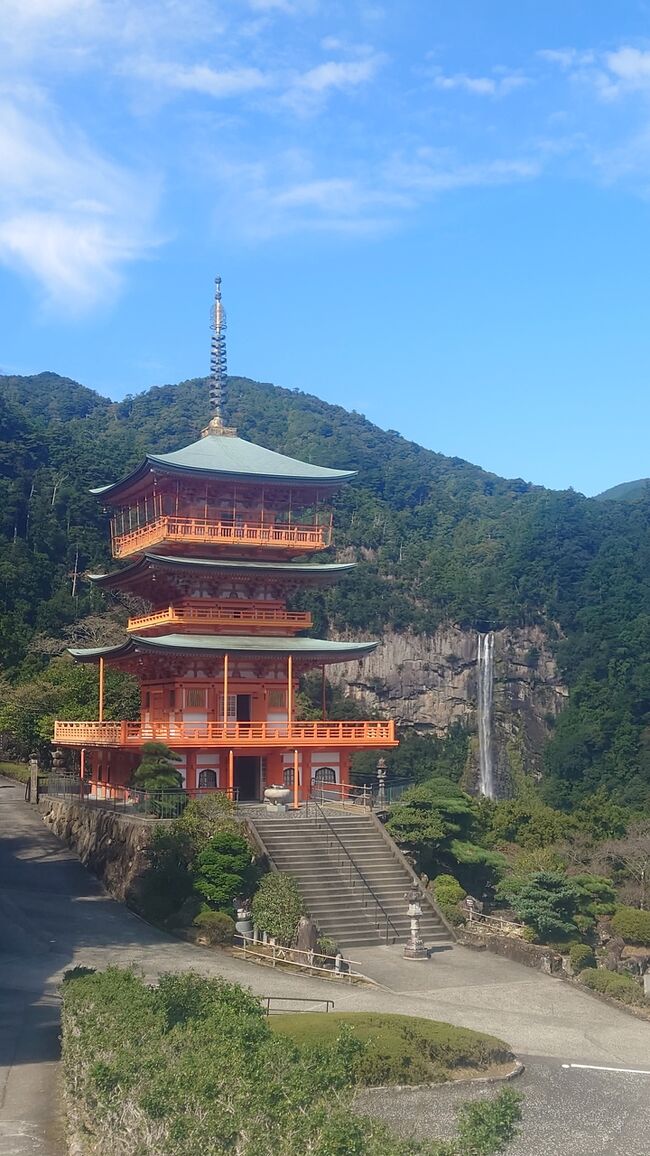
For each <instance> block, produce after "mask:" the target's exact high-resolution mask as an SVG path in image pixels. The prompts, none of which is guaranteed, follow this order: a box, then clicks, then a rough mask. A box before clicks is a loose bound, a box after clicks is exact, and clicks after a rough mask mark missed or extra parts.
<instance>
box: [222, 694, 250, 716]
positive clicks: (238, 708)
mask: <svg viewBox="0 0 650 1156" xmlns="http://www.w3.org/2000/svg"><path fill="white" fill-rule="evenodd" d="M252 709H253V697H252V695H250V694H229V695H228V722H250V721H251V716H252ZM219 719H220V720H221V719H223V695H222V694H220V695H219Z"/></svg>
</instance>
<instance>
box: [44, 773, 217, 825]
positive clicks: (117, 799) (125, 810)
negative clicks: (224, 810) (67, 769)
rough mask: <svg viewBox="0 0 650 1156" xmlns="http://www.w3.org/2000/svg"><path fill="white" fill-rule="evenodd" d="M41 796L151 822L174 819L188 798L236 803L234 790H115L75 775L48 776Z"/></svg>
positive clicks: (105, 784) (183, 807)
mask: <svg viewBox="0 0 650 1156" xmlns="http://www.w3.org/2000/svg"><path fill="white" fill-rule="evenodd" d="M41 794H44V795H49V796H50V797H51V798H66V799H74V800H76V801H78V802H80V803H83V804H84V806H88V807H99V808H100V809H102V810H105V811H117V812H119V813H120V814H122V815H131V816H133V817H137V818H139V819H154V820H157V819H178V818H179V816H180V815H182V814H183V811H184V810H185V808H186V806H187V804H188V801H189V800H190V799H195V798H200V797H202V796H203V795H214V794H222V795H227V797H228V798H231V799H233V802H237V791H236V790H234V791H228V790H221V791H219V790H217V788H216V787H194V788H190V789H189V790H171V791H142V790H140V789H139V788H137V787H118V786H113V785H112V784H111V783H100V782H96V781H95V780H93V779H80V778H79V777H78V776H76V775H75V776H72V775H48V776H47V778H46V779H45V780H44V781H43V785H42V788H41Z"/></svg>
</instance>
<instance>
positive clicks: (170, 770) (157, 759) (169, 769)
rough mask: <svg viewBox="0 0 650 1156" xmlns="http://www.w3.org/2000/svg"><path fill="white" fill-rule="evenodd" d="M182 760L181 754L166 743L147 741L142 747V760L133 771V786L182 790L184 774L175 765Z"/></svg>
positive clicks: (144, 788)
mask: <svg viewBox="0 0 650 1156" xmlns="http://www.w3.org/2000/svg"><path fill="white" fill-rule="evenodd" d="M180 761H181V759H180V755H177V754H176V753H175V752H174V751H172V750H170V749H169V747H168V746H166V744H165V743H145V744H144V746H143V747H142V762H141V763H139V765H138V766H137V767H136V768H135V770H134V772H133V778H132V783H133V786H134V787H138V788H139V789H140V790H143V791H178V790H180V789H181V788H182V786H183V776H182V775H181V773H180V771H178V770H177V769H176V767H175V766H174V763H180Z"/></svg>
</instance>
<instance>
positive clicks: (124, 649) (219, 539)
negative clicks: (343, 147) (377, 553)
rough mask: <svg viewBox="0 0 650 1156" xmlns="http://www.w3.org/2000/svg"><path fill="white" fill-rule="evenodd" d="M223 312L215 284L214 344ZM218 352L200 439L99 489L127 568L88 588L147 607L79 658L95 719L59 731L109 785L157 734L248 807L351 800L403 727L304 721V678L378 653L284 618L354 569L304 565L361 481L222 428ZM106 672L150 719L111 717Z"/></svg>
mask: <svg viewBox="0 0 650 1156" xmlns="http://www.w3.org/2000/svg"><path fill="white" fill-rule="evenodd" d="M222 318H223V313H222V311H221V306H220V293H219V290H217V305H216V306H215V319H216V321H215V325H214V328H215V331H216V333H217V336H220V328H221V326H220V324H219V322H220V320H221V319H222ZM214 352H215V350H214V341H213V379H212V382H211V387H212V388H211V398H212V400H213V405H214V408H215V410H216V416H215V417H213V418H212V420H211V421H210V423H209V425H208V426H207V428H206V429H205V430H203V433H202V436H201V438H200V439H199V440H198V441H196V442H194V443H192V445H189V446H186V447H185V448H184V449H181V450H177V451H176V452H174V453H169V454H148V455H147V457H146V459H145V461H144V462H143V463H142V464H141V465H140V466H139V467H138V469H136V470H134V472H133V473H131V474H129V476H128V477H126V478H124V479H123V480H122V481H121V482H116V483H115V484H113V485H109V486H103V487H101V488H99V489H97V490H94V491H93V492H94V493H95V494H97V495H98V496H99V497H100V498H101V499H102V501H103V502H104V503H105V504H106V505H107V506H109V507H111V509H112V510H113V517H112V520H111V541H112V549H113V555H114V557H115V558H119V559H128V564H127V565H126V566H125V567H124V568H123V569H121V570H117V571H115V572H113V573H110V574H97V575H92V576H91V577H92V580H93V581H94V582H95V583H96V584H97V585H98V586H99V587H101V588H103V589H108V590H121V591H126V592H129V593H132V594H137V595H139V596H141V597H142V598H144V599H146V600H147V601H148V602H149V603H150V605H151V611H150V613H148V614H145V615H141V616H138V617H135V618H131V619H130V620H129V622H128V625H127V632H128V637H127V638H126V640H125V641H124V643H123V644H122V645H120V646H111V647H101V648H98V649H93V650H72V651H71V653H72V655H73V656H74V658H75V659H76V660H77V661H78V662H94V663H97V664H98V666H99V684H100V691H99V704H100V705H99V719H98V720H97V721H93V722H57V723H55V728H54V742H55V744H57V745H63V746H68V747H76V748H77V749H81V750H82V751H83V758H82V761H83V763H84V765H85V770H86V773H87V774H88V772H90V776H91V778H92V779H93V780H95V781H97V782H103V783H111V784H114V785H124V784H126V783H128V781H129V779H130V777H131V774H132V771H133V769H134V767H135V766H137V764H138V762H139V761H140V757H141V756H140V751H141V748H142V745H143V744H144V743H146V742H148V741H152V740H156V741H160V742H165V743H167V744H169V746H171V747H172V748H173V750H174V751H176V752H177V753H178V754H179V756H180V757H181V760H182V761H181V762H180V763H179V770H180V771H181V772H182V774H183V779H184V783H185V786H186V788H187V789H188V790H193V789H195V788H201V787H203V788H212V789H220V790H227V791H228V792H230V793H231V794H232V795H234V796H236V797H238V798H239V799H240V800H242V801H245V800H256V799H261V798H262V797H263V792H264V789H265V787H266V786H270V785H276V784H282V785H285V786H291V788H292V791H293V801H294V805H297V804H298V803H299V801H300V800H301V799H305V798H307V797H308V795H309V793H310V790H311V787H312V784H313V783H314V782H316V783H320V784H331V788H330V789H334V790H336V787H335V786H334V785H335V784H339V785H341V786H342V788H343V790H344V789H345V784H347V783H348V782H349V767H350V757H351V755H352V753H353V752H354V751H358V750H363V749H367V748H373V747H375V748H381V747H390V746H395V745H396V740H395V725H394V723H393V722H386V721H368V722H359V721H353V722H338V721H337V722H329V721H318V722H299V721H297V720H296V718H295V695H296V689H297V684H298V679H299V677H300V675H301V674H303V673H304V672H305V671H308V670H311V669H313V668H324V667H325V666H326V665H327V664H331V663H341V662H349V661H352V660H357V661H358V660H360V659H362V658H364V657H365V656H366V655H367V654H369V653H370V652H371V651H372V650H374V648H375V646H376V645H377V643H375V642H332V641H327V640H325V639H316V638H310V637H306V636H304V635H303V633H302V632H303V631H306V630H309V629H310V628H311V625H312V622H311V615H310V614H308V613H305V612H300V611H291V610H288V609H287V599H288V598H289V597H290V595H291V594H292V593H295V592H296V591H297V590H300V589H304V588H308V587H317V586H327V585H330V584H331V583H333V582H336V581H337V580H338V578H339V577H341V576H342V575H344V574H346V573H347V572H348V571H349V570H351V569H352V566H351V565H348V564H336V563H326V564H318V563H314V562H312V561H307V560H306V559H308V558H310V557H312V556H313V555H315V554H316V553H318V552H319V551H322V550H325V549H326V548H327V547H328V546H329V545H330V543H331V535H332V517H331V501H332V495H333V493H334V492H335V490H336V489H337V487H339V486H340V485H342V484H344V483H346V482H348V481H349V480H350V479H351V478H352V477H354V476H355V475H354V473H353V472H351V471H345V470H333V469H327V468H325V467H322V466H316V465H311V464H310V463H308V462H301V461H298V460H296V459H295V458H289V457H285V456H284V455H283V454H278V453H274V452H273V451H271V450H268V449H264V448H263V447H261V446H257V445H254V444H252V443H251V442H247V441H245V440H244V439H243V438H240V437H237V436H236V431H235V430H233V429H228V428H227V427H226V426H224V424H223V421H222V418H221V412H220V411H221V404H222V401H223V387H224V383H225V353H223V354H222V358H221V361H220V363H218V365H217V369H219V370H220V373H218V374H217V375H216V383H215V357H214ZM215 397H216V404H215ZM106 663H108V664H110V665H112V666H113V667H115V668H117V669H120V670H125V671H129V672H130V673H132V674H135V675H136V677H137V678H138V681H139V683H140V686H141V711H140V719H139V721H137V722H130V721H124V722H105V721H104V720H103V681H104V669H105V664H106Z"/></svg>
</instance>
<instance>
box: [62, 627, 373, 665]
mask: <svg viewBox="0 0 650 1156" xmlns="http://www.w3.org/2000/svg"><path fill="white" fill-rule="evenodd" d="M378 645H379V643H378V642H375V641H373V642H335V641H332V640H331V639H324V638H284V637H283V638H276V637H272V638H268V637H267V638H264V637H257V636H252V635H199V634H194V635H173V634H172V635H160V636H158V637H152V638H147V637H143V636H141V635H132V636H131V637H130V638H128V639H127V640H126V641H125V642H123V643H121V644H120V645H119V646H104V647H92V648H91V649H77V648H70V650H69V653H70V654H71V655H72V657H73V658H74V659H75V661H76V662H82V663H84V662H98V661H99V659H100V658H104V659H109V660H110V659H120V658H126V657H128V656H129V655H131V654H141V653H143V652H144V653H147V652H149V653H154V654H159V655H165V654H192V655H195V656H197V657H205V655H206V654H207V655H209V654H215V655H217V654H225V653H228V654H240V655H249V656H250V657H274V656H275V657H288V656H289V655H292V656H293V657H294V658H298V659H300V658H304V659H312V660H314V661H318V662H325V663H330V664H332V663H339V662H350V661H354V660H355V659H361V658H365V657H366V656H367V655H369V654H372V652H373V650H375V649H376V648H377V646H378Z"/></svg>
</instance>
